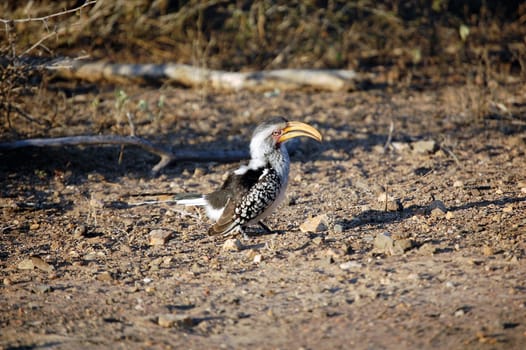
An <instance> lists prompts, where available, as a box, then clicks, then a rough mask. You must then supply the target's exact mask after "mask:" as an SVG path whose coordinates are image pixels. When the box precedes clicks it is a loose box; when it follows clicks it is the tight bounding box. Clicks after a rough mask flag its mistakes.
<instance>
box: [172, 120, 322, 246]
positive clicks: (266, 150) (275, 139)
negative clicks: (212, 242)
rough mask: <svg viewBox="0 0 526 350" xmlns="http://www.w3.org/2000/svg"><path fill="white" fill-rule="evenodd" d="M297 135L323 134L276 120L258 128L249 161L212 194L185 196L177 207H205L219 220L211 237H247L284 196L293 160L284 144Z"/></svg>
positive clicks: (251, 146) (212, 230)
mask: <svg viewBox="0 0 526 350" xmlns="http://www.w3.org/2000/svg"><path fill="white" fill-rule="evenodd" d="M298 136H306V137H310V138H313V139H315V140H317V141H321V139H322V137H321V134H320V133H319V132H318V130H316V129H315V128H313V127H312V126H310V125H308V124H305V123H301V122H294V121H292V122H289V121H287V120H286V119H284V118H276V119H273V120H271V121H268V122H265V123H263V124H261V125H259V126H258V127H257V128H256V129H255V130H254V133H253V135H252V140H251V141H250V156H251V159H250V162H249V164H248V165H242V166H241V167H240V168H239V169H237V170H236V171H234V172H233V173H231V174H230V175H229V176H228V178H227V179H226V181H225V183H224V184H223V185H222V186H221V188H219V189H218V190H216V191H215V192H212V193H210V194H205V195H183V196H180V197H178V198H176V203H177V204H183V205H198V206H204V207H205V209H206V213H207V215H208V217H209V218H211V219H212V220H214V221H216V222H215V224H214V225H213V226H212V227H211V228H210V234H225V235H226V234H229V233H233V232H236V231H237V232H240V233H242V234H243V236H245V232H244V230H243V229H244V228H245V226H247V225H252V224H255V223H258V224H259V225H260V226H261V227H263V228H264V229H265V230H266V231H270V230H269V229H268V227H267V226H266V225H264V224H263V222H262V221H261V220H262V219H264V218H265V217H267V216H268V215H269V214H270V213H272V211H273V210H274V209H276V208H277V206H278V205H279V204H280V203H281V201H282V200H283V198H284V197H285V190H286V188H287V183H288V177H289V169H290V159H289V154H288V153H287V149H286V148H285V145H284V143H285V142H286V141H288V140H290V139H292V138H295V137H298Z"/></svg>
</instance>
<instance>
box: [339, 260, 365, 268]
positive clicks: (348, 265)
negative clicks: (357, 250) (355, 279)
mask: <svg viewBox="0 0 526 350" xmlns="http://www.w3.org/2000/svg"><path fill="white" fill-rule="evenodd" d="M360 268H362V264H361V263H359V262H357V261H354V260H350V261H346V262H344V263H341V264H340V269H342V270H351V269H360Z"/></svg>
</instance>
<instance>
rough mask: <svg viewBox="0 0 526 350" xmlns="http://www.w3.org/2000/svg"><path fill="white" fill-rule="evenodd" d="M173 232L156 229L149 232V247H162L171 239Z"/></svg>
mask: <svg viewBox="0 0 526 350" xmlns="http://www.w3.org/2000/svg"><path fill="white" fill-rule="evenodd" d="M172 234H173V232H172V231H171V230H166V229H158V230H152V231H150V245H152V246H156V245H164V244H166V242H168V241H169V240H170V238H172Z"/></svg>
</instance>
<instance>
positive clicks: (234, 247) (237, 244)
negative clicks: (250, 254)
mask: <svg viewBox="0 0 526 350" xmlns="http://www.w3.org/2000/svg"><path fill="white" fill-rule="evenodd" d="M242 249H243V244H242V243H241V241H240V240H239V239H237V238H229V239H227V240H226V241H225V243H223V250H225V251H227V252H238V251H240V250H242Z"/></svg>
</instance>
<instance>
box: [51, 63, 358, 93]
mask: <svg viewBox="0 0 526 350" xmlns="http://www.w3.org/2000/svg"><path fill="white" fill-rule="evenodd" d="M44 68H45V69H47V70H50V71H54V72H55V73H56V74H57V75H58V76H60V77H62V78H68V79H82V80H87V81H90V82H98V81H108V82H113V83H119V84H125V83H136V82H138V81H172V82H175V83H178V84H181V85H184V86H188V87H202V86H206V87H210V88H213V89H217V90H222V91H236V90H251V91H268V90H274V89H280V90H297V89H302V88H313V89H317V90H329V91H342V90H348V89H350V88H352V87H353V85H354V80H355V79H356V78H357V74H356V72H355V71H353V70H341V69H340V70H330V69H315V70H313V69H278V70H269V71H257V72H227V71H221V70H212V69H206V68H199V67H193V66H189V65H185V64H175V63H167V64H112V63H105V62H87V61H83V60H73V59H58V60H54V61H53V62H50V63H47V64H44Z"/></svg>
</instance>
